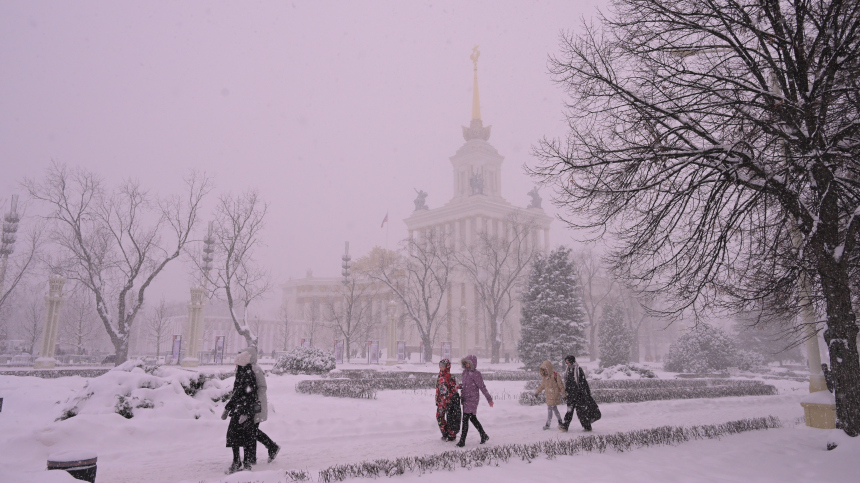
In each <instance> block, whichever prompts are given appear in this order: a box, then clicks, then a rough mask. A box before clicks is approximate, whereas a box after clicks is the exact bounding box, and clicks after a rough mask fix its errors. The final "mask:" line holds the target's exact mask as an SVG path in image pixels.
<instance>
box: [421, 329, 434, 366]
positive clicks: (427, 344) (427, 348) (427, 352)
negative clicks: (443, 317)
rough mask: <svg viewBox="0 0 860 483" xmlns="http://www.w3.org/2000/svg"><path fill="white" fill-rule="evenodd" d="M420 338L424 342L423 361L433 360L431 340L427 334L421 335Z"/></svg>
mask: <svg viewBox="0 0 860 483" xmlns="http://www.w3.org/2000/svg"><path fill="white" fill-rule="evenodd" d="M421 340H422V341H423V342H424V362H432V361H433V341H431V340H430V336H429V335H422V336H421Z"/></svg>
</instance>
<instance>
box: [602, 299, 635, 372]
mask: <svg viewBox="0 0 860 483" xmlns="http://www.w3.org/2000/svg"><path fill="white" fill-rule="evenodd" d="M597 333H598V337H599V338H600V367H609V366H615V365H619V364H628V363H629V362H630V345H631V344H632V343H633V335H632V334H631V333H630V328H629V327H627V324H626V323H625V322H624V311H623V310H622V308H621V307H620V306H619V305H618V304H615V303H608V304H606V305H604V306H603V313H602V314H601V315H600V325H599V328H598V331H597Z"/></svg>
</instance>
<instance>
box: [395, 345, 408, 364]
mask: <svg viewBox="0 0 860 483" xmlns="http://www.w3.org/2000/svg"><path fill="white" fill-rule="evenodd" d="M397 362H406V341H405V340H398V341H397Z"/></svg>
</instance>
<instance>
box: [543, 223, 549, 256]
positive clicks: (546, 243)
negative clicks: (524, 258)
mask: <svg viewBox="0 0 860 483" xmlns="http://www.w3.org/2000/svg"><path fill="white" fill-rule="evenodd" d="M543 250H544V252H546V253H549V228H544V229H543Z"/></svg>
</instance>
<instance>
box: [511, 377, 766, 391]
mask: <svg viewBox="0 0 860 483" xmlns="http://www.w3.org/2000/svg"><path fill="white" fill-rule="evenodd" d="M762 384H764V383H763V382H762V381H750V380H736V379H615V380H613V379H610V380H602V379H595V380H589V381H588V385H589V386H590V387H591V388H592V389H653V388H670V387H707V386H758V385H762ZM539 385H540V381H529V382H527V383H526V385H525V389H526V390H529V389H531V390H535V389H537V387H538V386H539Z"/></svg>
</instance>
